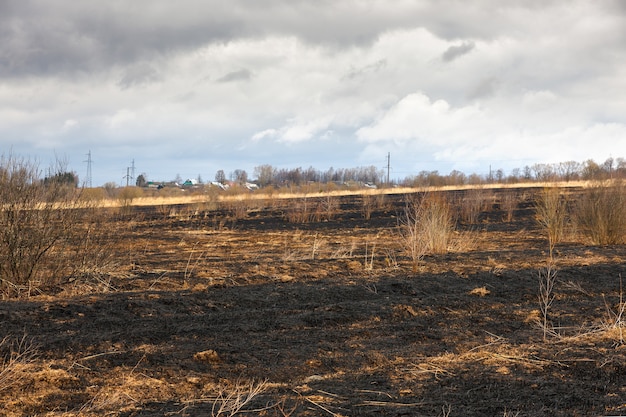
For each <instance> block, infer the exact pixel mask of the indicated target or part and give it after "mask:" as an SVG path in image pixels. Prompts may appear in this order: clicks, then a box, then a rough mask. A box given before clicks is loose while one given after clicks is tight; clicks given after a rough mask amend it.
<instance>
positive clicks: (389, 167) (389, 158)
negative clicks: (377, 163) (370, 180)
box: [387, 152, 391, 185]
mask: <svg viewBox="0 0 626 417" xmlns="http://www.w3.org/2000/svg"><path fill="white" fill-rule="evenodd" d="M390 170H391V152H387V185H389V171H390Z"/></svg>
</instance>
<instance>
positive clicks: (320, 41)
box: [0, 0, 626, 186]
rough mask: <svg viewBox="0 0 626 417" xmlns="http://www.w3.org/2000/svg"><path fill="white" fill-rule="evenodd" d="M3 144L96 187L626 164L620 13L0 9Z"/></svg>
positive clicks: (507, 5) (451, 1)
mask: <svg viewBox="0 0 626 417" xmlns="http://www.w3.org/2000/svg"><path fill="white" fill-rule="evenodd" d="M0 144H1V145H0V147H1V150H2V154H3V155H9V154H10V155H20V156H24V157H28V158H30V159H34V160H36V161H38V163H39V164H40V166H42V167H46V166H49V165H50V164H52V163H54V162H55V161H57V160H61V161H63V162H64V163H66V164H67V166H68V169H69V170H72V171H75V172H76V173H77V174H78V176H79V178H80V180H81V181H84V180H85V179H86V175H87V168H88V163H87V160H88V156H87V154H88V153H89V152H90V153H91V160H92V163H91V173H92V184H93V185H94V186H97V185H102V184H104V183H107V182H115V183H118V184H125V181H126V180H125V178H124V177H125V176H126V175H127V173H128V172H129V171H128V168H129V167H131V166H132V165H133V164H134V167H135V171H134V172H135V176H137V175H139V174H141V173H144V174H145V175H146V177H147V179H149V180H154V181H167V180H172V179H174V178H175V177H177V176H179V177H181V178H183V179H186V178H197V177H198V176H200V177H201V178H202V179H203V180H205V181H211V180H213V179H214V178H215V173H216V172H217V171H218V170H223V171H224V172H225V173H226V175H227V176H229V175H230V173H231V172H232V171H234V170H235V169H243V170H246V171H247V172H248V173H249V174H250V176H251V177H253V173H254V167H256V166H260V165H265V164H269V165H272V166H274V167H276V168H296V167H303V168H308V167H309V166H313V167H314V168H316V169H320V170H324V171H325V170H326V169H328V168H330V167H334V168H353V167H361V166H376V167H380V169H383V170H385V171H386V169H387V164H388V162H389V165H390V174H391V177H392V178H398V179H399V178H405V177H407V176H411V175H415V174H417V173H419V172H420V171H424V170H426V171H433V170H437V171H439V172H440V173H441V174H448V173H449V172H450V171H452V170H459V171H462V172H465V173H467V174H470V173H478V174H483V175H484V174H486V173H488V172H489V169H490V168H491V169H493V170H495V169H503V170H504V171H505V173H508V172H510V170H512V169H513V168H522V167H523V166H525V165H532V164H535V163H556V162H563V161H570V160H574V161H578V162H582V161H585V160H587V159H594V160H595V161H596V162H603V161H604V160H606V159H607V158H609V157H613V158H618V157H626V2H624V1H621V0H598V1H588V0H523V1H519V0H518V1H516V0H510V1H501V0H472V1H463V0H394V1H389V0H254V1H252V0H229V1H217V0H178V1H175V2H174V1H170V0H133V1H126V0H109V1H92V0H85V1H80V2H77V1H75V0H38V1H37V0H0ZM388 155H389V160H388V159H387V157H388Z"/></svg>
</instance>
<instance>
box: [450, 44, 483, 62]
mask: <svg viewBox="0 0 626 417" xmlns="http://www.w3.org/2000/svg"><path fill="white" fill-rule="evenodd" d="M475 46H476V44H475V43H474V42H463V43H462V44H461V45H458V46H457V45H455V46H451V47H449V48H448V49H447V50H446V51H445V52H444V53H443V55H442V56H441V59H442V60H443V61H444V62H450V61H454V60H455V59H457V58H458V57H460V56H463V55H465V54H468V53H470V52H471V51H472V49H474V47H475Z"/></svg>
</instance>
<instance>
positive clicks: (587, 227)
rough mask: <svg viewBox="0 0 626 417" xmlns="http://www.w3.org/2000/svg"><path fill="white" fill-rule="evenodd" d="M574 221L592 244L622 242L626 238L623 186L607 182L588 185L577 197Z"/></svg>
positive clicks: (625, 206)
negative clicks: (594, 185)
mask: <svg viewBox="0 0 626 417" xmlns="http://www.w3.org/2000/svg"><path fill="white" fill-rule="evenodd" d="M574 218H575V222H576V225H577V227H578V230H580V231H581V232H582V233H583V235H585V236H586V237H587V238H588V239H589V240H590V241H591V243H593V244H596V245H613V244H620V243H624V241H625V238H626V187H625V186H624V185H623V184H617V185H615V184H607V185H600V186H596V187H592V188H589V189H587V190H586V191H585V193H584V194H583V196H582V198H581V199H580V200H579V201H578V203H577V205H576V210H575V216H574Z"/></svg>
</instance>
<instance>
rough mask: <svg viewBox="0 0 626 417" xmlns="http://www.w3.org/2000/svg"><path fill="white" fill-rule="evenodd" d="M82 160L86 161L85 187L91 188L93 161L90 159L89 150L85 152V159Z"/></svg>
mask: <svg viewBox="0 0 626 417" xmlns="http://www.w3.org/2000/svg"><path fill="white" fill-rule="evenodd" d="M84 162H87V176H86V177H85V187H87V188H91V163H92V162H93V161H92V160H91V150H89V152H87V160H86V161H84Z"/></svg>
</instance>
